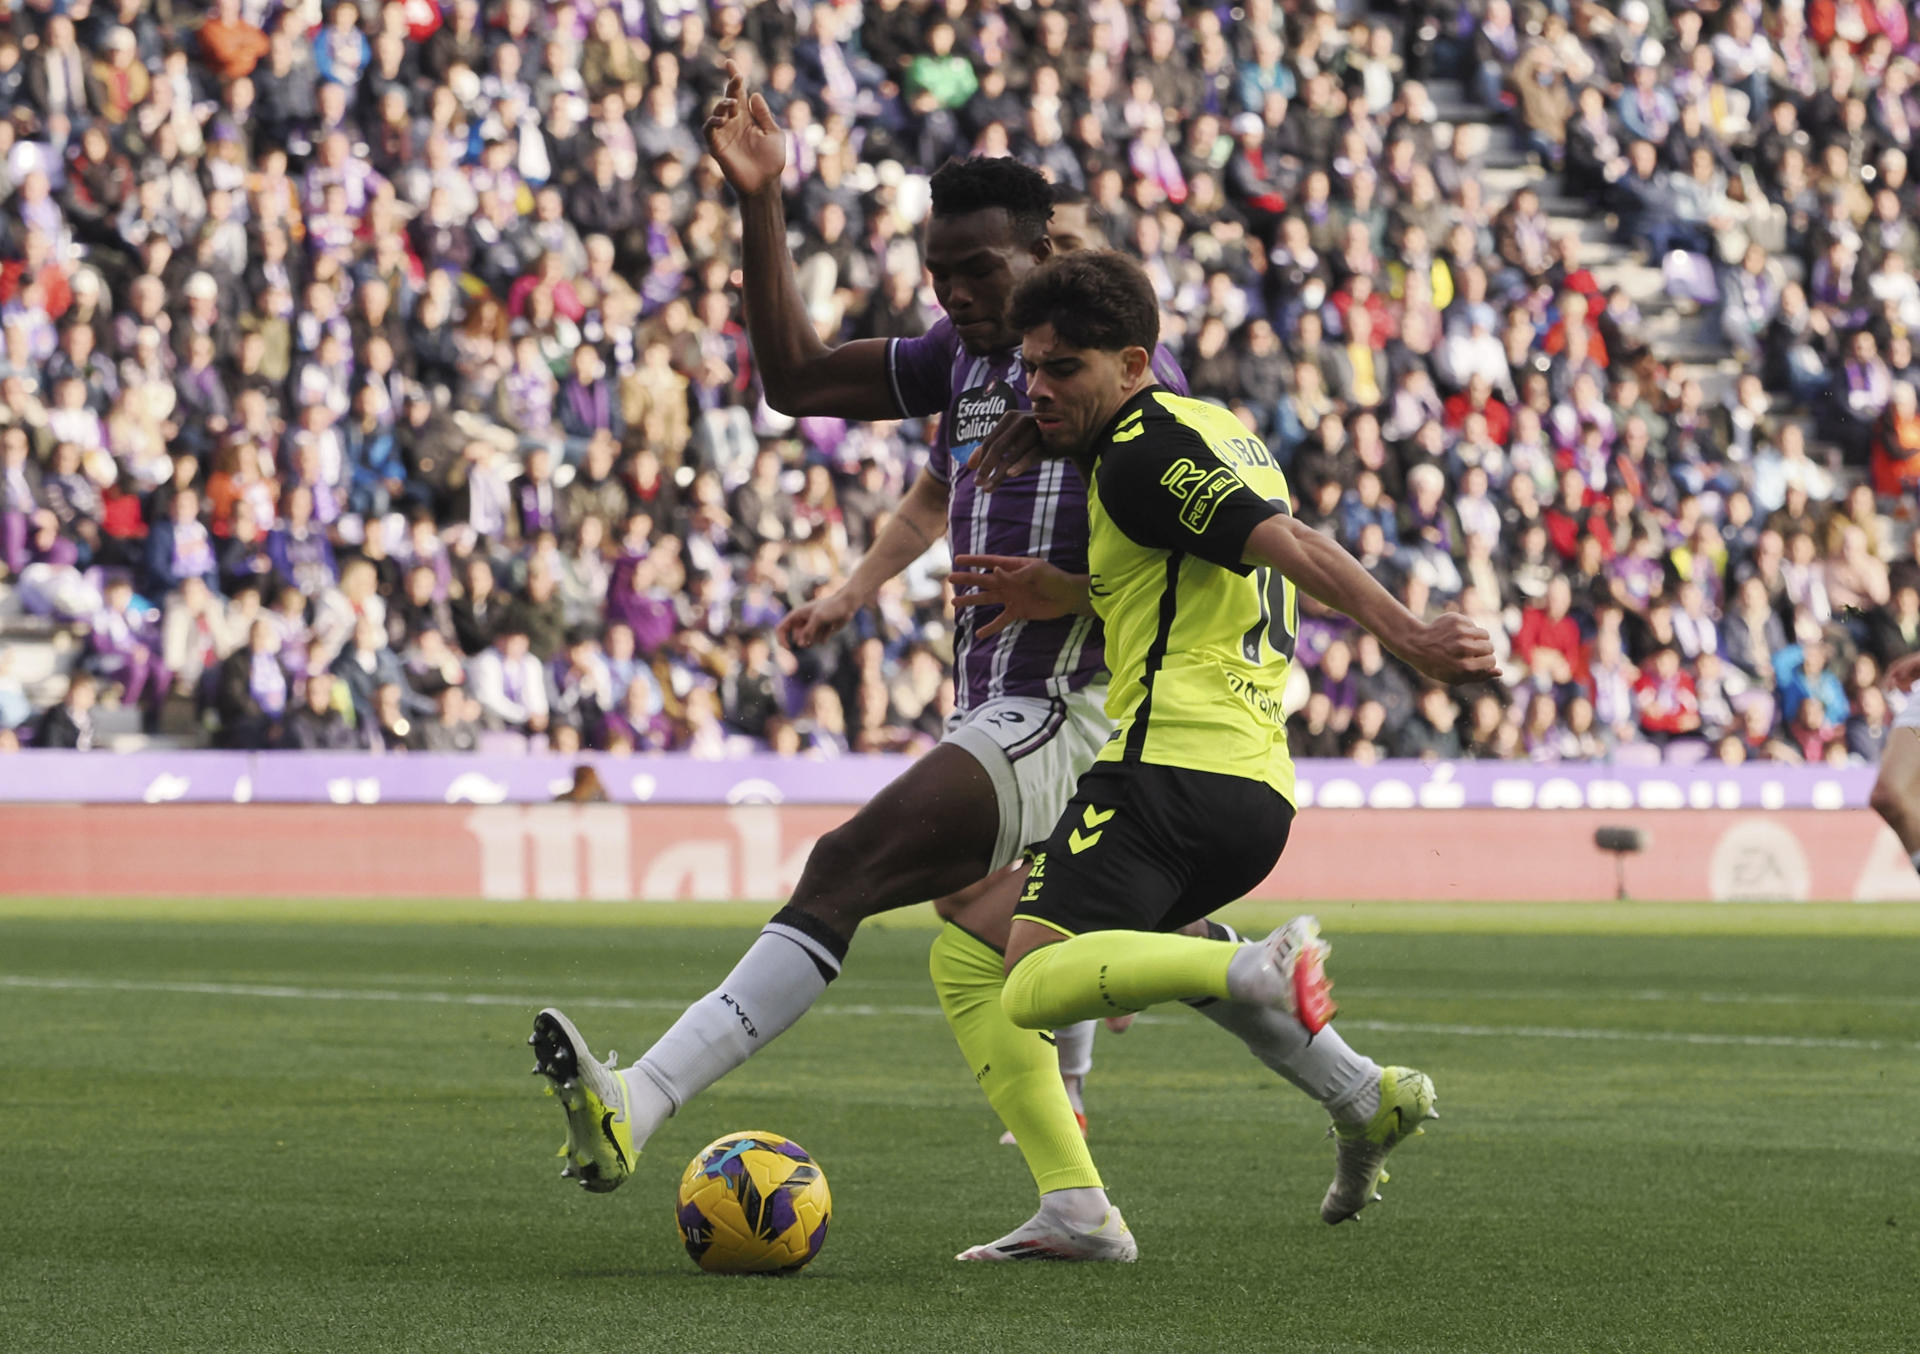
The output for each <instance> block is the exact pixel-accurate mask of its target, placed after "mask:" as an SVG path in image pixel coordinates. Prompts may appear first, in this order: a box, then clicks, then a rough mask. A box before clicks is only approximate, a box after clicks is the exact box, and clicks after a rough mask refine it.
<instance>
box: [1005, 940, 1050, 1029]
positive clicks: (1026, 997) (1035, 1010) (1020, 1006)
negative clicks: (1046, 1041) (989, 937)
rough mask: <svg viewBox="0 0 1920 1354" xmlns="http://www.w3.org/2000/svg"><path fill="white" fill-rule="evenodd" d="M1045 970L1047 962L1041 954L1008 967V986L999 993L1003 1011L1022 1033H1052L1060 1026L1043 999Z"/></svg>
mask: <svg viewBox="0 0 1920 1354" xmlns="http://www.w3.org/2000/svg"><path fill="white" fill-rule="evenodd" d="M1046 967H1047V965H1046V960H1045V959H1044V958H1043V957H1042V956H1040V955H1038V954H1030V955H1028V956H1027V957H1026V958H1024V959H1021V960H1019V961H1017V962H1014V963H1010V964H1009V965H1008V966H1007V982H1006V986H1004V987H1002V988H1001V989H1000V1009H1001V1010H1002V1011H1004V1012H1006V1016H1007V1019H1008V1020H1011V1021H1012V1022H1013V1023H1014V1024H1015V1025H1018V1026H1019V1027H1020V1028H1021V1029H1023V1030H1050V1029H1052V1028H1053V1027H1054V1025H1055V1024H1057V1023H1058V1022H1057V1021H1056V1020H1055V1019H1054V1018H1053V1013H1052V1012H1051V1011H1050V1010H1049V1009H1048V1008H1047V1004H1046V1001H1045V998H1044V995H1043V994H1044V989H1045V986H1046V985H1045V983H1044V982H1042V981H1041V979H1042V977H1043V975H1044V972H1045V970H1046Z"/></svg>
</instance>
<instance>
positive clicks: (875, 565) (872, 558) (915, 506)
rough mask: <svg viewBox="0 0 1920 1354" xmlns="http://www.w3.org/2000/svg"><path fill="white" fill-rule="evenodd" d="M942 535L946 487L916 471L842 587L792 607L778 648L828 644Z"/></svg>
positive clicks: (780, 628) (782, 630)
mask: <svg viewBox="0 0 1920 1354" xmlns="http://www.w3.org/2000/svg"><path fill="white" fill-rule="evenodd" d="M946 531H947V486H946V485H944V484H942V483H941V482H940V481H939V480H937V479H935V478H934V477H933V476H931V475H929V474H928V473H927V472H926V471H924V470H922V471H921V472H920V476H919V478H918V479H916V480H914V482H913V486H912V487H911V488H910V489H908V490H907V493H906V497H904V498H902V499H901V500H900V506H899V507H897V508H895V509H894V510H893V516H891V517H890V518H888V519H887V524H886V526H884V527H882V528H881V529H880V534H879V535H878V536H877V537H875V538H874V542H873V545H872V546H871V547H869V549H868V550H867V553H866V554H865V555H863V556H861V558H860V563H859V564H857V565H855V566H854V570H853V573H852V574H851V575H850V576H849V577H848V578H847V581H846V582H845V583H842V584H841V585H840V586H839V587H838V588H836V589H835V590H834V591H833V592H832V593H830V594H829V595H828V596H825V597H822V598H821V599H820V600H819V601H817V602H808V603H807V604H806V605H805V606H802V607H796V608H795V609H794V610H793V611H791V612H789V613H788V614H787V616H786V618H785V619H784V620H782V621H781V622H780V625H779V628H778V630H777V632H776V633H777V634H778V635H779V637H780V640H781V642H782V643H784V644H786V645H787V646H788V647H789V648H795V649H804V648H807V647H809V646H811V645H814V644H819V643H822V642H824V641H826V640H829V639H831V638H833V636H834V635H836V634H838V633H839V631H840V628H841V627H842V626H844V625H845V624H846V623H847V622H848V621H850V620H852V619H853V617H854V613H855V612H857V611H859V610H860V608H861V607H863V606H867V605H868V604H870V603H871V602H872V601H873V599H874V597H875V596H876V595H877V594H878V593H879V591H880V585H881V584H883V583H885V582H886V581H887V580H888V579H890V578H892V577H893V576H894V575H895V574H897V573H899V572H900V571H901V570H902V569H904V568H906V567H907V566H908V565H909V564H911V563H913V562H914V561H915V560H917V559H919V558H920V556H921V555H923V554H925V553H926V551H927V547H928V546H930V545H932V544H933V543H934V542H935V541H937V540H939V539H940V538H941V537H942V536H944V535H945V534H946Z"/></svg>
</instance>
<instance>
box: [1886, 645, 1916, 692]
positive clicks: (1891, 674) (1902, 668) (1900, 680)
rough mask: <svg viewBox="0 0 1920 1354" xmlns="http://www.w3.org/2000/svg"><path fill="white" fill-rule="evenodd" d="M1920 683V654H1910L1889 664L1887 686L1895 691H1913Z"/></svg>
mask: <svg viewBox="0 0 1920 1354" xmlns="http://www.w3.org/2000/svg"><path fill="white" fill-rule="evenodd" d="M1915 682H1920V653H1910V654H1908V655H1907V656H1906V657H1905V658H1896V659H1894V660H1893V661H1892V662H1891V663H1889V664H1887V686H1888V687H1889V688H1890V689H1891V690H1894V691H1911V690H1913V684H1914V683H1915Z"/></svg>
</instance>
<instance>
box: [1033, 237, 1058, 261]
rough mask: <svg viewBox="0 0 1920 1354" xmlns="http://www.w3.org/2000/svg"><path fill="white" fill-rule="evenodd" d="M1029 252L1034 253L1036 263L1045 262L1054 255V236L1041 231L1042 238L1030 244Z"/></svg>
mask: <svg viewBox="0 0 1920 1354" xmlns="http://www.w3.org/2000/svg"><path fill="white" fill-rule="evenodd" d="M1028 252H1029V253H1031V254H1032V255H1033V261H1034V262H1035V263H1045V262H1046V261H1047V260H1048V259H1050V258H1052V257H1053V236H1051V235H1049V234H1047V233H1046V232H1045V231H1044V230H1043V231H1041V232H1040V238H1039V239H1037V240H1035V241H1034V242H1033V243H1032V244H1031V245H1029V246H1028Z"/></svg>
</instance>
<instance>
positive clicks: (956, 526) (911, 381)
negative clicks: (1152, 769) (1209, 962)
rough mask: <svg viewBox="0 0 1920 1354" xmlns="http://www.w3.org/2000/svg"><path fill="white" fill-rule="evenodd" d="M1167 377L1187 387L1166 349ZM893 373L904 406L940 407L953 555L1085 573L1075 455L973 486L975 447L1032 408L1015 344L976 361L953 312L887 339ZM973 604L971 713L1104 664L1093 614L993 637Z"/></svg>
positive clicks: (1066, 683) (964, 614)
mask: <svg viewBox="0 0 1920 1354" xmlns="http://www.w3.org/2000/svg"><path fill="white" fill-rule="evenodd" d="M1153 374H1154V376H1155V378H1156V379H1157V380H1158V381H1159V382H1160V384H1161V385H1163V386H1166V387H1167V388H1168V389H1170V390H1172V391H1175V392H1176V393H1178V394H1181V395H1184V394H1186V393H1187V378H1186V375H1185V373H1183V372H1182V371H1181V370H1180V364H1179V363H1178V362H1176V361H1174V359H1173V354H1171V353H1169V352H1168V351H1167V350H1166V349H1165V348H1156V349H1155V350H1154V354H1153ZM887 376H888V378H889V379H890V380H891V381H892V382H893V397H894V400H895V401H896V402H897V403H898V404H899V406H900V411H901V413H902V414H904V415H906V416H907V417H910V418H926V417H928V416H930V415H933V414H939V415H940V416H941V418H940V436H939V437H938V438H937V439H936V440H935V442H934V445H933V447H932V448H931V449H930V451H929V454H928V457H927V473H929V474H930V475H932V476H933V477H934V478H935V479H937V480H939V481H940V482H941V483H943V484H945V485H947V486H948V490H949V492H948V498H947V536H948V540H949V541H950V542H951V543H952V547H953V553H954V554H956V555H1025V556H1028V557H1030V558H1036V559H1045V560H1047V561H1049V562H1050V563H1052V564H1054V565H1056V566H1057V567H1059V568H1061V569H1064V570H1066V571H1067V572H1068V573H1070V574H1084V573H1085V572H1086V571H1087V486H1086V483H1085V481H1083V480H1082V479H1081V478H1080V472H1079V470H1077V469H1076V468H1075V467H1074V466H1073V464H1072V462H1070V461H1066V460H1061V459H1049V460H1046V461H1043V462H1041V464H1040V465H1039V467H1038V468H1036V469H1033V470H1029V471H1028V472H1027V473H1026V474H1024V475H1020V476H1017V477H1015V478H1014V479H1011V480H1009V481H1007V483H1005V484H1003V485H1001V486H1000V488H998V489H996V490H994V491H993V492H992V493H983V492H981V491H980V490H979V489H977V488H976V487H975V485H974V479H973V469H972V462H973V454H974V452H976V451H978V450H979V449H980V443H981V442H982V441H984V440H985V439H986V436H987V434H988V433H990V432H992V431H993V427H994V425H995V424H996V423H998V422H999V421H1000V416H1001V415H1002V414H1004V413H1006V412H1007V411H1008V410H1011V409H1025V408H1028V407H1029V406H1028V404H1027V382H1026V378H1025V376H1024V375H1022V373H1021V371H1020V349H1019V347H1018V345H1015V346H1012V347H1008V348H1005V349H1002V350H1001V351H999V352H995V353H989V354H987V355H986V356H983V357H976V356H974V355H973V354H972V353H970V352H968V351H967V350H966V347H965V345H963V344H962V343H961V342H960V336H959V334H957V333H956V332H954V328H953V324H952V322H951V321H949V320H948V319H947V318H946V317H945V316H942V317H941V318H940V321H939V322H938V323H937V324H935V325H934V326H933V328H931V329H929V330H928V331H927V332H926V333H925V334H922V335H921V336H920V337H919V338H910V339H893V340H891V341H890V342H889V343H888V345H887ZM994 614H995V613H994V611H993V610H992V609H990V608H986V607H978V608H967V609H964V610H962V611H960V613H959V614H958V616H957V617H956V619H955V637H954V638H955V644H954V648H955V669H956V681H955V683H954V685H955V687H956V692H955V695H956V699H957V700H958V703H959V706H960V708H961V709H963V710H968V709H972V708H973V707H974V706H976V705H979V704H981V703H982V702H984V701H988V700H992V699H994V698H995V697H999V696H1038V697H1042V698H1052V699H1058V698H1060V697H1062V696H1065V695H1066V694H1067V693H1068V692H1070V691H1077V690H1079V689H1080V688H1081V687H1084V686H1086V685H1087V684H1088V683H1089V682H1091V681H1093V680H1094V679H1095V678H1096V677H1098V676H1100V675H1101V674H1102V673H1104V672H1105V671H1106V656H1105V653H1104V650H1103V648H1102V645H1101V635H1100V622H1099V621H1097V620H1095V619H1094V618H1093V617H1092V616H1063V617H1061V618H1060V619H1059V620H1052V621H1015V622H1014V623H1013V624H1012V625H1009V626H1008V627H1007V628H1006V629H1005V630H1002V631H1001V632H1000V633H999V634H998V635H995V636H994V637H993V638H991V639H984V640H982V639H976V638H975V632H976V631H977V630H978V629H979V628H980V627H981V626H983V625H985V624H986V623H987V622H988V621H989V620H991V619H992V618H993V616H994Z"/></svg>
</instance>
